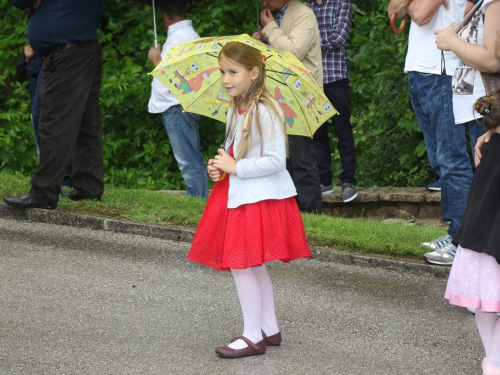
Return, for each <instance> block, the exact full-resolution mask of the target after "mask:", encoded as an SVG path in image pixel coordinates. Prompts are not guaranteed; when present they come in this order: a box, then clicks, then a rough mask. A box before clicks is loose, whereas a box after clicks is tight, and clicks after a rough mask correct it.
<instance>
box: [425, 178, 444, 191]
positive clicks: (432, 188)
mask: <svg viewBox="0 0 500 375" xmlns="http://www.w3.org/2000/svg"><path fill="white" fill-rule="evenodd" d="M427 190H430V191H441V179H438V180H437V181H434V182H433V183H432V184H429V185H427Z"/></svg>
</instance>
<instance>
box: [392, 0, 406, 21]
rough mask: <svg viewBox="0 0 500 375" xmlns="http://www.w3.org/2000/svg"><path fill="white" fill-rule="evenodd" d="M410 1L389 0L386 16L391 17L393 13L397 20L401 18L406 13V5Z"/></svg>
mask: <svg viewBox="0 0 500 375" xmlns="http://www.w3.org/2000/svg"><path fill="white" fill-rule="evenodd" d="M411 2H412V0H391V2H390V3H389V6H388V7H387V15H388V16H389V18H390V17H392V15H393V13H397V14H398V16H397V18H403V17H404V16H405V15H406V13H407V8H408V5H410V3H411Z"/></svg>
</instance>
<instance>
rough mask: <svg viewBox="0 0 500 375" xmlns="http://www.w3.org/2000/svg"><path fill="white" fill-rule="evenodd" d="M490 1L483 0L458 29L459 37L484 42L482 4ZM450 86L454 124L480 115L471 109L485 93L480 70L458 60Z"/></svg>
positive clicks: (473, 42) (478, 42)
mask: <svg viewBox="0 0 500 375" xmlns="http://www.w3.org/2000/svg"><path fill="white" fill-rule="evenodd" d="M491 1H492V0H485V1H484V3H483V5H482V6H481V8H480V9H478V10H477V11H476V13H474V15H473V16H472V18H471V20H470V21H469V23H468V24H467V26H465V27H464V28H463V29H462V30H460V32H459V33H458V36H459V37H460V38H461V39H463V40H465V41H467V42H469V43H471V44H476V45H483V44H484V42H483V31H484V6H485V5H486V4H488V3H489V2H491ZM451 88H452V90H453V113H454V114H455V123H456V124H463V123H465V122H468V121H472V120H474V119H476V118H480V117H482V116H481V115H480V114H479V113H477V112H475V111H474V110H473V109H472V106H473V105H474V103H475V102H476V100H477V99H478V98H480V97H481V96H484V95H486V90H485V88H484V83H483V80H482V78H481V72H480V71H478V70H476V69H472V68H471V67H470V66H469V65H468V64H466V63H465V62H463V61H461V60H460V61H459V63H458V66H457V69H456V70H455V74H454V75H453V80H452V82H451Z"/></svg>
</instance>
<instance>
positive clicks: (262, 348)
mask: <svg viewBox="0 0 500 375" xmlns="http://www.w3.org/2000/svg"><path fill="white" fill-rule="evenodd" d="M238 340H243V341H245V342H246V343H247V345H248V346H247V347H246V348H243V349H233V348H230V347H229V346H227V345H226V346H219V347H218V348H216V349H215V352H216V353H217V354H218V355H220V356H221V357H226V358H242V357H248V356H251V355H258V354H264V353H265V352H266V342H265V341H264V340H262V341H260V342H258V343H257V344H254V343H253V342H251V341H250V340H249V339H247V338H246V337H245V336H240V337H238Z"/></svg>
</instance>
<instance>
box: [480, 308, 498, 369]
mask: <svg viewBox="0 0 500 375" xmlns="http://www.w3.org/2000/svg"><path fill="white" fill-rule="evenodd" d="M475 315H476V326H477V329H478V331H479V336H481V341H482V342H483V346H484V351H485V352H486V357H487V358H488V361H489V358H490V355H491V344H492V341H493V333H494V331H495V325H496V324H497V314H496V313H485V312H482V311H481V309H476V314H475ZM490 363H491V362H490Z"/></svg>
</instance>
